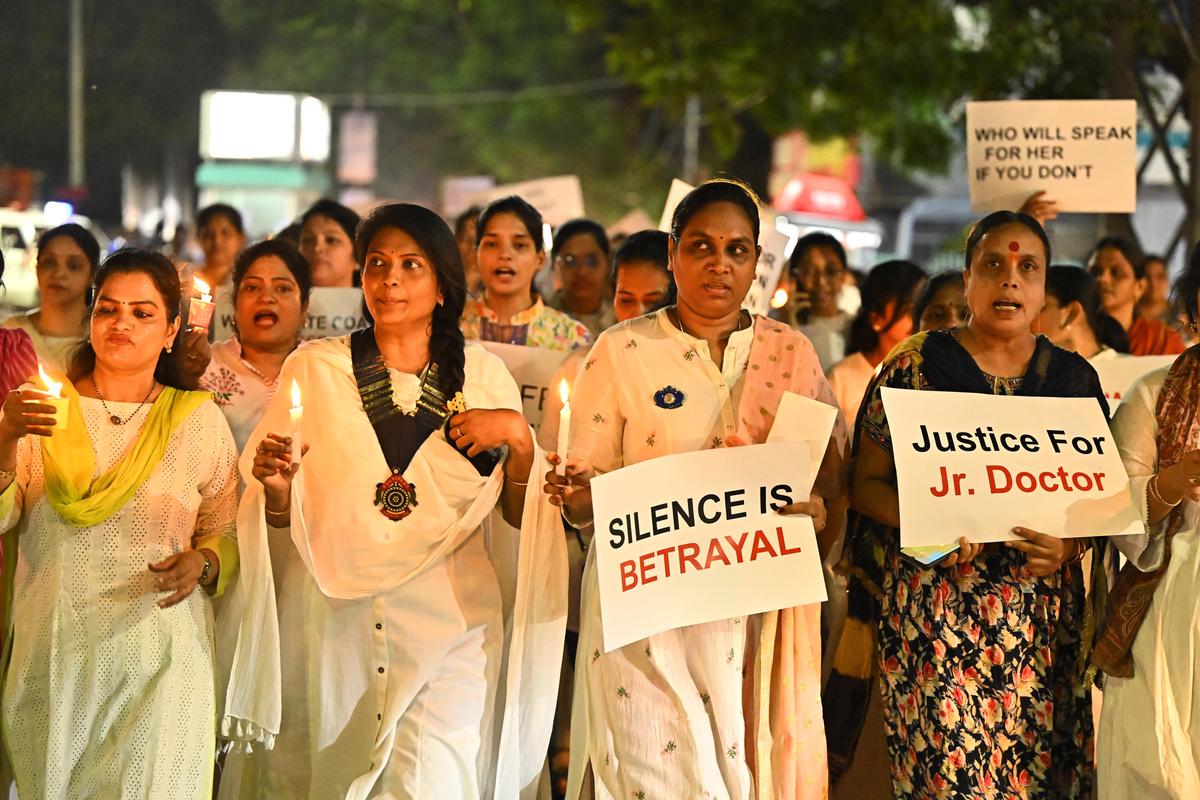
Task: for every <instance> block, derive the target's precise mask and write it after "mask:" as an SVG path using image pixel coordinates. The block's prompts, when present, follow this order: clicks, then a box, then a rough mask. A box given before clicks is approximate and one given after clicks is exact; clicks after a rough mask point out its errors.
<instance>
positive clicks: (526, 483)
mask: <svg viewBox="0 0 1200 800" xmlns="http://www.w3.org/2000/svg"><path fill="white" fill-rule="evenodd" d="M504 480H506V481H508V482H509V483H511V484H512V485H513V486H520V487H525V486H528V485H529V481H525V482H524V483H521V482H520V481H514V480H513V479H512V478H510V477H508V475H507V474H505V476H504Z"/></svg>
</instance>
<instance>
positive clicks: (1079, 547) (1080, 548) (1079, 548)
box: [1063, 539, 1088, 567]
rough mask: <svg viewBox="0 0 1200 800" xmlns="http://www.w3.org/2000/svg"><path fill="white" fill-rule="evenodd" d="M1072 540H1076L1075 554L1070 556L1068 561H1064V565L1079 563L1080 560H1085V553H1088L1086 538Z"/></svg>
mask: <svg viewBox="0 0 1200 800" xmlns="http://www.w3.org/2000/svg"><path fill="white" fill-rule="evenodd" d="M1072 541H1073V542H1075V555H1073V556H1071V557H1070V558H1068V559H1067V560H1066V561H1064V562H1063V566H1064V567H1069V566H1071V565H1072V564H1078V563H1079V562H1080V561H1083V557H1084V556H1085V555H1087V551H1088V549H1087V547H1086V546H1085V545H1084V542H1085V541H1086V540H1084V539H1073V540H1072Z"/></svg>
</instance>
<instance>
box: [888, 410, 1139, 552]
mask: <svg viewBox="0 0 1200 800" xmlns="http://www.w3.org/2000/svg"><path fill="white" fill-rule="evenodd" d="M882 395H883V405H884V409H885V411H886V412H887V420H888V426H889V428H890V430H891V437H892V453H893V456H894V458H895V462H896V481H897V489H898V492H899V495H900V542H901V544H902V545H903V546H904V547H914V546H921V545H940V544H946V543H948V542H954V541H957V540H958V539H959V537H966V538H967V539H968V540H970V541H972V542H1000V541H1009V540H1012V539H1016V538H1017V537H1016V536H1015V535H1014V534H1013V533H1012V532H1011V531H1012V529H1013V528H1015V527H1018V526H1020V527H1024V528H1030V529H1032V530H1035V531H1040V532H1041V533H1048V534H1051V535H1053V536H1059V537H1076V536H1113V535H1116V534H1126V533H1144V532H1145V529H1144V528H1143V526H1142V521H1141V516H1140V514H1139V513H1138V511H1137V509H1135V508H1134V505H1133V499H1132V498H1131V496H1130V494H1129V476H1128V475H1127V474H1126V473H1125V467H1124V465H1123V464H1122V463H1121V456H1120V454H1119V453H1118V452H1117V446H1116V443H1115V442H1114V441H1113V439H1112V436H1111V435H1110V434H1109V430H1108V421H1107V420H1106V419H1105V418H1104V414H1103V413H1102V412H1101V410H1100V406H1099V404H1098V403H1097V402H1096V401H1095V400H1093V399H1091V398H1086V397H1065V398H1064V397H1006V396H994V395H986V394H971V393H963V392H921V391H913V390H909V389H890V388H884V389H883V390H882Z"/></svg>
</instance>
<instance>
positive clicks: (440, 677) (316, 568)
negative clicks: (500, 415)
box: [220, 337, 566, 800]
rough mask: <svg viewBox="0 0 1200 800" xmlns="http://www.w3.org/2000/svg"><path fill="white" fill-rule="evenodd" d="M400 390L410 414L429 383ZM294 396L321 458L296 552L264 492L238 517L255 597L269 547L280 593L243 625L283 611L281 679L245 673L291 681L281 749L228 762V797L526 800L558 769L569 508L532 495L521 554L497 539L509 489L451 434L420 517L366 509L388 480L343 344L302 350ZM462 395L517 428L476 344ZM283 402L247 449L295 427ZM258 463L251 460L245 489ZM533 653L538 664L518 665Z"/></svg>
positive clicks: (252, 494) (259, 662)
mask: <svg viewBox="0 0 1200 800" xmlns="http://www.w3.org/2000/svg"><path fill="white" fill-rule="evenodd" d="M390 372H391V379H392V391H393V399H394V401H395V402H396V404H397V405H398V406H399V407H400V408H401V409H403V410H412V409H414V408H415V406H416V401H417V398H418V397H419V396H420V391H421V387H420V380H419V379H418V378H417V376H415V375H410V374H407V373H401V372H397V371H395V370H391V371H390ZM293 378H295V379H296V380H298V381H299V383H300V385H301V387H302V391H303V392H304V398H305V400H304V405H305V425H304V428H303V439H304V441H305V443H306V444H307V445H309V447H310V450H309V452H308V455H306V456H305V459H304V461H303V462H302V463H301V468H300V472H299V474H298V475H297V478H296V483H295V484H294V485H293V500H292V503H293V511H292V527H291V529H290V533H289V531H288V530H279V529H274V528H266V527H265V525H263V524H262V519H263V517H262V514H263V511H262V509H263V505H262V502H263V501H262V491H261V487H260V486H259V484H258V483H257V482H250V481H248V483H247V490H246V493H245V496H244V497H243V501H242V508H241V511H240V514H239V531H240V533H241V536H242V538H241V539H240V541H239V544H240V545H241V551H242V564H243V576H244V577H245V578H246V579H245V580H243V582H242V583H243V586H245V585H246V584H247V581H249V580H251V579H250V577H249V575H248V573H251V572H253V571H254V570H255V567H254V562H255V556H254V555H253V554H252V553H250V552H248V549H247V548H248V547H249V546H250V544H251V543H252V542H253V541H254V540H255V537H266V538H267V539H268V540H269V548H270V558H269V561H270V563H269V565H267V567H268V572H267V573H266V575H267V577H266V579H267V581H268V583H273V586H274V592H272V593H271V594H270V595H269V596H267V597H260V598H259V601H256V600H254V599H253V598H252V599H250V600H249V601H248V610H247V611H246V612H244V613H247V614H251V615H253V614H261V613H276V609H277V614H278V636H279V646H278V651H277V652H278V657H279V658H278V661H277V662H273V661H272V660H271V659H269V658H266V657H263V658H261V659H260V658H258V657H257V656H256V657H255V658H252V659H251V663H249V664H247V665H245V666H244V667H242V669H243V670H244V672H245V674H246V676H247V677H248V678H249V679H250V680H253V679H254V678H256V677H258V675H259V673H262V672H264V671H269V670H271V669H275V670H281V673H280V674H279V677H280V680H281V687H280V689H281V701H282V702H281V709H282V714H281V718H280V724H279V732H278V735H277V736H275V737H274V746H273V748H272V749H269V750H267V749H264V748H263V747H262V746H261V745H260V744H256V745H254V749H253V752H251V753H249V754H246V753H244V752H239V751H235V752H233V753H231V754H230V756H229V758H228V759H227V762H226V774H225V776H224V777H223V778H222V781H221V787H220V788H221V797H223V798H264V800H265V799H266V798H270V799H271V800H290V799H293V798H311V800H326V798H343V797H344V798H367V797H371V798H456V800H457V799H458V798H463V799H464V800H469V799H470V798H477V797H484V796H488V797H490V796H495V797H503V798H514V800H515V798H516V797H517V796H518V794H521V793H522V790H526V789H527V786H528V785H529V784H531V783H532V782H533V781H535V780H536V777H537V773H538V772H539V771H540V767H541V764H542V762H543V761H544V759H545V754H546V745H547V743H548V741H549V735H550V721H551V718H552V716H553V710H554V699H555V697H556V693H557V678H558V668H559V660H560V659H561V653H562V641H563V626H564V624H565V620H566V558H565V553H564V547H563V536H562V528H561V519H560V517H559V514H558V511H557V509H555V508H554V507H553V506H551V505H550V504H549V503H548V502H547V499H546V497H545V496H544V495H543V494H542V492H541V484H540V483H539V482H538V481H537V480H536V476H535V477H534V478H531V479H530V481H529V490H528V491H527V494H526V500H525V518H524V519H523V521H522V530H521V534H520V540H519V546H518V540H517V538H516V535H515V531H513V530H512V529H511V528H508V527H507V526H502V525H492V524H490V523H489V522H488V520H487V517H488V516H489V515H491V514H493V513H494V512H493V509H494V506H495V501H496V498H497V496H498V492H499V488H500V480H501V475H500V474H499V473H498V472H497V473H493V474H492V475H490V476H480V475H479V473H478V471H477V470H476V468H475V467H474V466H473V465H472V464H471V462H469V461H468V460H467V459H466V458H465V457H464V456H462V455H461V454H460V453H459V452H457V451H456V450H455V449H454V448H453V447H452V446H451V445H450V444H449V443H448V442H447V440H446V437H445V433H444V429H440V430H437V431H434V432H433V433H432V434H431V435H430V436H429V438H428V439H427V440H426V441H425V443H424V444H423V445H422V446H421V448H420V450H419V451H418V452H417V454H416V456H415V457H414V458H413V461H412V463H411V464H409V466H408V467H407V468H406V469H405V470H404V473H403V474H404V477H405V478H406V479H407V480H408V481H410V482H411V483H412V484H413V485H414V486H415V489H416V496H417V501H418V502H417V505H416V506H415V507H414V508H413V509H412V513H411V515H410V516H408V517H406V518H405V519H403V520H400V521H392V520H389V519H387V518H385V517H384V516H383V515H381V514H380V513H379V510H378V509H377V508H376V507H374V506H373V505H372V502H373V498H374V487H375V485H376V484H377V483H379V482H380V481H382V480H383V479H384V478H386V477H387V474H388V469H387V464H386V462H385V460H384V457H383V453H382V451H381V450H380V446H379V443H378V441H377V439H376V436H375V433H374V430H373V429H372V428H371V426H370V423H369V422H368V420H367V418H366V415H365V414H364V413H363V410H362V403H361V399H360V398H359V395H358V390H357V387H356V385H355V382H354V376H353V372H352V366H351V358H350V347H349V340H348V338H345V337H342V338H337V339H324V340H318V341H313V342H309V343H307V344H304V345H302V346H301V347H300V348H299V349H297V351H296V352H295V353H293V355H292V356H291V357H290V358H289V360H288V362H287V363H286V364H285V366H284V369H283V371H282V372H281V374H280V381H281V384H284V385H290V382H291V380H292V379H293ZM463 394H464V395H465V398H466V401H467V405H468V407H469V408H481V409H486V408H508V409H515V410H519V409H521V398H520V394H519V392H518V390H517V387H516V384H515V383H514V382H513V380H512V378H511V377H510V376H509V374H508V371H507V369H506V368H505V366H504V364H503V362H502V361H501V360H500V359H499V358H498V357H496V356H494V355H492V354H491V353H489V352H487V351H486V350H484V349H483V348H482V347H481V346H479V345H477V344H469V345H467V348H466V381H465V384H464V386H463ZM287 400H288V398H287V397H284V396H281V397H279V398H277V400H276V402H274V403H272V404H271V405H270V406H269V408H268V410H267V413H266V415H265V416H264V418H263V420H262V422H261V425H260V427H259V429H258V430H256V431H255V432H254V434H253V435H252V436H251V440H250V441H251V445H253V443H254V442H256V441H257V439H258V437H259V436H260V435H261V434H262V432H263V431H264V430H266V429H268V428H270V429H275V428H271V426H272V425H275V426H278V425H279V424H280V421H281V419H282V420H286V419H287ZM309 420H311V422H309ZM284 424H286V423H284ZM252 455H253V454H252V452H251V447H249V446H248V448H247V456H246V457H244V458H243V474H244V475H246V474H247V463H248V462H247V460H246V459H247V457H252ZM545 463H546V462H545V461H544V459H541V458H540V457H539V458H538V459H537V460H536V463H535V466H534V472H535V473H537V474H539V475H540V474H544V472H545V470H546V469H547V467H546V465H545ZM539 469H540V470H541V472H538V470H539ZM481 518H482V520H481ZM252 529H253V530H252ZM518 562H520V565H519V566H518ZM506 567H507V569H506ZM514 573H515V574H516V576H517V577H516V579H515V580H513V579H510V576H511V575H512V574H514ZM260 601H266V602H265V603H262V604H261V605H260V604H259V602H260ZM233 605H234V606H235V607H236V605H237V604H236V603H235V604H233ZM506 616H507V617H508V618H509V619H510V620H512V622H511V623H510V625H509V626H508V627H506V625H505V620H506ZM222 622H224V620H222ZM243 635H244V636H245V634H243ZM506 637H507V638H506ZM519 640H523V641H524V642H525V644H524V645H522V644H521V643H520V641H519ZM530 642H534V644H533V649H534V650H536V651H537V652H536V653H534V654H533V655H532V656H531V655H530V653H529V652H528V648H529V647H530V645H529V643H530ZM238 646H239V648H241V647H242V645H241V643H239V645H238ZM522 648H526V652H525V656H526V658H525V660H524V661H523V662H522V661H516V660H514V659H513V657H512V655H511V654H512V652H514V651H516V650H520V649H522ZM505 668H507V672H506V671H505ZM238 669H239V667H237V666H235V671H236V670H238ZM531 671H532V672H537V673H538V678H539V680H538V681H537V682H536V684H535V682H533V681H530V680H529V677H530V674H529V673H530V672H531ZM522 679H524V680H522ZM232 693H233V689H232V688H231V694H232ZM226 713H228V714H230V715H232V716H239V717H240V716H241V715H239V714H237V713H236V709H234V710H231V709H230V708H229V707H227V708H226ZM517 717H519V718H520V719H519V726H518V725H517V722H516V719H517ZM518 727H519V731H520V732H518ZM518 751H519V752H518ZM518 761H519V762H520V766H519V767H518V765H517V762H518ZM518 773H520V776H521V777H518ZM493 786H494V787H495V788H494V789H493Z"/></svg>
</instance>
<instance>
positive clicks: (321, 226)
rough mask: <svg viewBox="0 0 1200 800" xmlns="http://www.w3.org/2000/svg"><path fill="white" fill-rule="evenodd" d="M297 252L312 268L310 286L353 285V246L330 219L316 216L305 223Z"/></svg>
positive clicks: (343, 232) (320, 215) (342, 231)
mask: <svg viewBox="0 0 1200 800" xmlns="http://www.w3.org/2000/svg"><path fill="white" fill-rule="evenodd" d="M300 252H301V253H302V254H303V255H304V257H305V258H307V259H308V263H309V264H311V265H312V285H313V286H343V287H344V286H353V285H354V270H355V268H356V266H357V265H356V264H355V263H354V242H353V241H351V240H350V237H349V236H347V235H346V231H345V230H343V229H342V226H341V225H338V224H337V223H336V222H334V221H333V220H332V219H330V218H329V217H326V216H324V215H322V214H315V215H313V216H312V217H309V219H308V221H307V222H305V223H304V227H303V228H301V229H300Z"/></svg>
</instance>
